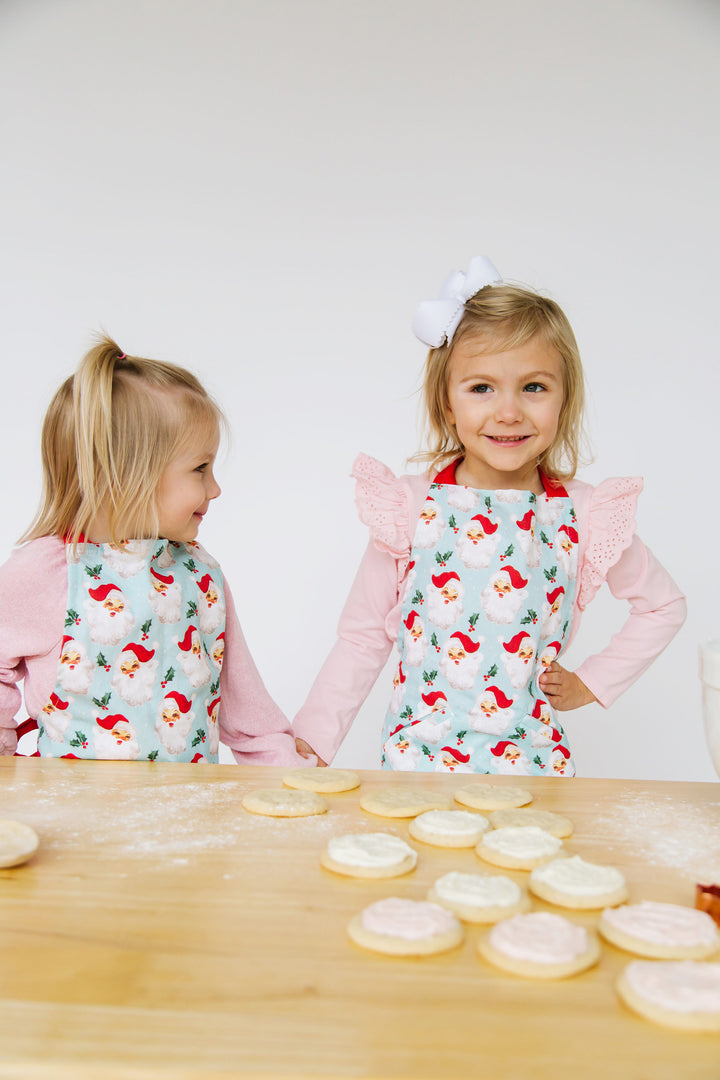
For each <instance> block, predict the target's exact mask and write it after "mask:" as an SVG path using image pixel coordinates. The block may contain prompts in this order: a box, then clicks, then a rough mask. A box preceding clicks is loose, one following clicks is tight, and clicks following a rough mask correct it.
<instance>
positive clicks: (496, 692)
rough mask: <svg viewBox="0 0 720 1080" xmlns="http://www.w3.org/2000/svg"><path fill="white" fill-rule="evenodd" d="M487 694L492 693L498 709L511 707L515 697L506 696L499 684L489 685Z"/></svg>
mask: <svg viewBox="0 0 720 1080" xmlns="http://www.w3.org/2000/svg"><path fill="white" fill-rule="evenodd" d="M485 694H492V696H493V697H494V698H495V703H496V705H497V707H498V709H509V708H510V706H511V705H512V703H513V699H512V698H509V697H506V695H505V694H504V693H503V692H502V690H501V689H500V687H499V686H488V688H487V690H486V691H485Z"/></svg>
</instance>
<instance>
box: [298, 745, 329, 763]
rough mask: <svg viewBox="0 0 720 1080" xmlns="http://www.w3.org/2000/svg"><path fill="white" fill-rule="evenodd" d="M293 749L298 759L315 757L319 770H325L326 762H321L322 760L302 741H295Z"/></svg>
mask: <svg viewBox="0 0 720 1080" xmlns="http://www.w3.org/2000/svg"><path fill="white" fill-rule="evenodd" d="M295 749H296V750H297V752H298V754H299V755H300V757H305V758H306V757H316V758H317V763H318V766H319V768H321V769H327V761H323V759H322V758H321V757H319V756H318V755H317V754H316V753H315V751H314V750H313V748H312V746H310V745H309V744H308V743H306V742H305V740H304V739H296V740H295Z"/></svg>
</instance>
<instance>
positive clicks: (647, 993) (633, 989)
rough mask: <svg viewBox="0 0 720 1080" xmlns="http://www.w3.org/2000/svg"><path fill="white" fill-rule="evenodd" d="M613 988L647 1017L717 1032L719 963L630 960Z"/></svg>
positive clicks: (719, 985) (657, 1021)
mask: <svg viewBox="0 0 720 1080" xmlns="http://www.w3.org/2000/svg"><path fill="white" fill-rule="evenodd" d="M616 988H617V992H618V994H619V995H620V997H621V998H622V1000H623V1001H624V1002H625V1004H626V1005H627V1006H628V1007H629V1008H630V1009H633V1010H634V1011H635V1012H637V1013H640V1015H641V1016H644V1017H645V1018H646V1019H647V1020H654V1021H655V1022H656V1023H657V1024H666V1025H667V1026H668V1027H675V1028H684V1029H685V1030H687V1031H720V964H702V963H699V962H698V961H697V960H633V961H632V963H630V964H628V966H627V967H626V968H625V970H624V971H623V972H621V974H620V977H619V978H618V980H617V983H616Z"/></svg>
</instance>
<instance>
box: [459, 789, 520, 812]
mask: <svg viewBox="0 0 720 1080" xmlns="http://www.w3.org/2000/svg"><path fill="white" fill-rule="evenodd" d="M455 802H459V803H460V804H461V806H472V807H473V808H474V809H475V810H505V809H511V808H513V807H517V806H525V805H526V804H527V803H530V802H532V795H531V794H530V792H529V791H526V790H525V788H519V787H505V786H504V785H502V784H481V783H477V784H467V785H466V786H465V787H461V788H460V789H459V791H456V792H455Z"/></svg>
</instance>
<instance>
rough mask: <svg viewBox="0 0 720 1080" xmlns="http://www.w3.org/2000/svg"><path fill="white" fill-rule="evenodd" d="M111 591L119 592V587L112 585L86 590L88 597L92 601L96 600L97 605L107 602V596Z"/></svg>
mask: <svg viewBox="0 0 720 1080" xmlns="http://www.w3.org/2000/svg"><path fill="white" fill-rule="evenodd" d="M113 589H114V590H115V591H116V592H120V587H119V586H118V585H112V584H108V585H98V587H97V589H88V592H89V593H90V596H92V598H93V600H97V601H98V602H99V603H102V601H103V600H107V598H108V595H109V594H110V593H111V592H112V591H113Z"/></svg>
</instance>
